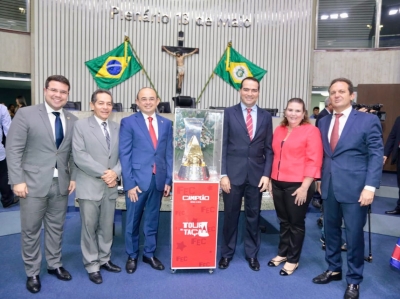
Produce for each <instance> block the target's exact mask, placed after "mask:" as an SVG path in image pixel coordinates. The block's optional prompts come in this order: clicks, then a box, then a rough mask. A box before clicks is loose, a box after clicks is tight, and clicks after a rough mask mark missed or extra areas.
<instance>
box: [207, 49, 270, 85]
mask: <svg viewBox="0 0 400 299" xmlns="http://www.w3.org/2000/svg"><path fill="white" fill-rule="evenodd" d="M214 73H215V74H216V75H218V76H220V77H221V78H222V80H224V81H225V82H226V83H228V84H230V85H231V86H232V87H233V88H235V89H236V90H239V89H240V84H241V83H242V80H243V79H244V78H247V77H254V78H256V79H257V80H258V81H261V79H262V78H263V77H264V75H265V74H266V73H267V71H266V70H264V69H262V68H260V67H259V66H257V65H255V64H254V63H252V62H251V61H250V60H247V59H246V58H245V57H244V56H242V55H240V54H239V52H237V51H235V49H233V48H232V47H231V46H230V45H228V47H227V48H226V50H225V53H224V55H223V56H222V58H221V60H220V62H219V63H218V65H217V66H216V68H215V69H214Z"/></svg>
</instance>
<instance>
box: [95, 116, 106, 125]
mask: <svg viewBox="0 0 400 299" xmlns="http://www.w3.org/2000/svg"><path fill="white" fill-rule="evenodd" d="M93 116H94V119H95V120H96V121H97V123H98V124H99V126H102V123H103V122H105V123H107V127H108V119H106V120H102V119H100V118H98V117H97V116H96V115H94V114H93Z"/></svg>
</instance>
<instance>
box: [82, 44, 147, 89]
mask: <svg viewBox="0 0 400 299" xmlns="http://www.w3.org/2000/svg"><path fill="white" fill-rule="evenodd" d="M85 64H86V66H87V68H88V69H89V71H90V73H91V74H92V76H93V78H94V80H95V81H96V83H97V85H98V86H99V87H100V88H103V89H110V88H112V87H114V86H116V85H118V84H120V83H122V82H124V81H125V80H126V79H129V78H130V77H132V76H133V75H135V74H136V73H137V72H138V71H140V70H141V69H142V67H141V65H140V64H139V63H138V62H137V60H136V59H135V57H134V56H133V53H132V50H131V48H130V47H129V40H125V41H124V42H123V43H122V44H121V45H120V46H118V47H117V48H115V49H114V50H111V51H110V52H108V53H106V54H104V55H101V56H99V57H96V58H94V59H92V60H89V61H86V62H85Z"/></svg>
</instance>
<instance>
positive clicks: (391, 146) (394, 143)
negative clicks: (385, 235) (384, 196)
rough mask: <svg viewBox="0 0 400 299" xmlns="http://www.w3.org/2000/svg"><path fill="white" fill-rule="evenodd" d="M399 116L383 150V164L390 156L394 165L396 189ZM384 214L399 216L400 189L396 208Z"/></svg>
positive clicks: (399, 179)
mask: <svg viewBox="0 0 400 299" xmlns="http://www.w3.org/2000/svg"><path fill="white" fill-rule="evenodd" d="M399 150H400V116H399V117H397V118H396V121H395V122H394V125H393V127H392V130H391V131H390V134H389V136H388V139H387V140H386V144H385V149H384V157H383V163H385V162H386V159H387V158H388V157H389V156H390V155H392V160H391V164H396V168H397V187H399V188H400V157H399ZM385 213H386V214H389V215H400V189H399V199H398V200H397V204H396V207H395V208H394V210H391V211H386V212H385Z"/></svg>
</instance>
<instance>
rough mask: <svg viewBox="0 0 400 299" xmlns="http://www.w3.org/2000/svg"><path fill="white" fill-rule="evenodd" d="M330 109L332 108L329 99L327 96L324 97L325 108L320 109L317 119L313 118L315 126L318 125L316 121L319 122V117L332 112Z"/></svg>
mask: <svg viewBox="0 0 400 299" xmlns="http://www.w3.org/2000/svg"><path fill="white" fill-rule="evenodd" d="M332 110H333V108H332V104H331V100H330V99H329V97H327V98H326V99H325V109H324V110H322V111H321V112H320V113H319V114H318V116H317V119H316V120H315V126H316V127H318V122H319V120H320V119H321V118H323V117H324V116H327V115H329V114H332Z"/></svg>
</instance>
